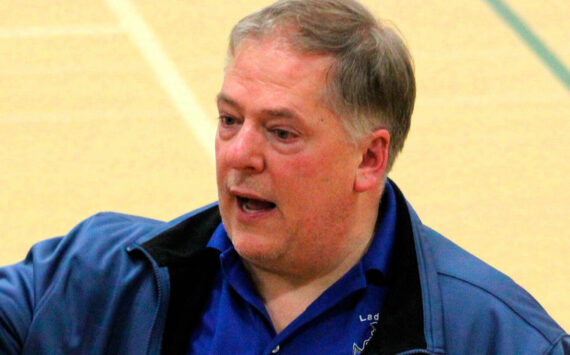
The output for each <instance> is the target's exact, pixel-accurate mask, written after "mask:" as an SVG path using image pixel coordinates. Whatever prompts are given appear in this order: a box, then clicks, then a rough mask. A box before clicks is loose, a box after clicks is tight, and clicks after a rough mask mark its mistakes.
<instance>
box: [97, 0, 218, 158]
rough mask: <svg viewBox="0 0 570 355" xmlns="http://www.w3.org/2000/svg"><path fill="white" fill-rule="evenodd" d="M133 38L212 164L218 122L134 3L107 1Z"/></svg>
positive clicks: (123, 0)
mask: <svg viewBox="0 0 570 355" xmlns="http://www.w3.org/2000/svg"><path fill="white" fill-rule="evenodd" d="M106 2H107V6H108V7H109V8H110V9H111V10H112V11H113V12H114V13H115V15H116V16H117V18H118V19H119V21H120V23H121V25H122V27H123V28H124V30H125V31H126V32H127V34H128V36H129V37H130V39H131V40H132V41H133V43H134V44H135V45H136V46H137V48H138V49H139V50H140V52H141V53H142V55H143V56H144V58H145V59H146V60H147V62H148V64H149V65H150V67H151V69H152V72H153V73H154V76H155V77H156V79H157V80H158V82H159V83H160V85H161V86H162V88H163V89H164V91H166V93H167V94H168V96H169V97H170V99H171V101H172V103H173V104H174V106H175V107H176V109H177V110H178V112H179V113H180V114H181V115H182V117H183V118H184V120H185V121H186V124H187V125H188V126H189V127H190V129H191V131H192V133H193V134H194V136H195V138H196V139H197V140H198V143H199V144H200V146H201V147H202V148H203V149H204V151H205V152H206V154H207V155H208V157H209V158H210V161H211V162H212V164H213V162H214V136H215V131H216V129H215V126H214V121H215V120H213V119H212V120H210V119H208V115H206V113H205V112H204V110H203V109H202V107H201V106H200V104H199V103H198V100H197V99H196V97H195V96H194V93H193V92H192V90H190V88H189V87H188V85H187V84H186V82H185V81H184V80H183V79H182V75H181V74H180V72H179V71H178V69H177V68H176V66H175V65H174V63H173V62H172V61H171V60H170V58H169V57H168V56H167V55H166V52H165V51H164V49H163V48H162V47H161V45H160V41H159V40H158V39H157V38H156V36H155V35H154V33H153V31H152V29H151V28H150V27H149V26H148V25H147V23H146V22H145V20H144V18H143V17H142V16H141V15H140V13H139V12H138V10H137V9H136V8H135V7H134V6H133V4H132V3H131V1H130V0H106Z"/></svg>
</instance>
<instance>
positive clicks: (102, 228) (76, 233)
mask: <svg viewBox="0 0 570 355" xmlns="http://www.w3.org/2000/svg"><path fill="white" fill-rule="evenodd" d="M166 224H167V223H166V222H164V221H159V220H156V219H151V218H146V217H141V216H134V215H129V214H124V213H117V212H99V213H97V214H95V215H92V216H91V217H89V218H87V219H85V220H83V221H82V222H81V223H79V224H78V225H77V226H75V227H74V228H73V229H72V230H71V231H70V232H69V233H68V234H67V235H66V236H65V237H64V240H65V239H68V240H69V241H70V242H71V241H72V242H74V243H78V244H81V245H83V244H89V245H91V246H92V247H93V246H94V245H95V244H97V243H102V244H109V243H111V244H118V245H128V244H131V243H134V242H136V241H137V240H138V239H140V238H144V237H145V236H146V235H148V234H153V233H154V232H155V231H157V230H160V228H161V227H163V226H165V225H166Z"/></svg>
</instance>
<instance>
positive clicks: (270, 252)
mask: <svg viewBox="0 0 570 355" xmlns="http://www.w3.org/2000/svg"><path fill="white" fill-rule="evenodd" d="M231 240H232V244H233V245H234V248H235V250H236V251H237V253H238V254H239V256H240V257H242V258H243V259H245V260H247V261H250V262H253V263H254V264H266V263H271V262H272V261H275V260H277V259H279V255H281V254H282V253H280V252H279V250H280V249H281V248H279V247H278V246H277V245H275V243H273V242H272V241H271V240H267V239H266V237H260V236H256V235H252V234H245V233H244V234H242V233H237V234H236V235H235V237H232V238H231Z"/></svg>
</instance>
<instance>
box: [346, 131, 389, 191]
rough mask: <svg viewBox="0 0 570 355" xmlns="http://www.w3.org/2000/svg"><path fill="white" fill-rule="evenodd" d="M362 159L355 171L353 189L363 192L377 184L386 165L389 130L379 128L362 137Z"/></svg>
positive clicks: (381, 179)
mask: <svg viewBox="0 0 570 355" xmlns="http://www.w3.org/2000/svg"><path fill="white" fill-rule="evenodd" d="M362 143H363V145H362V150H361V151H362V161H361V162H360V165H359V166H358V169H357V172H356V179H355V181H354V190H355V191H356V192H364V191H368V190H371V189H374V188H375V187H377V186H379V184H380V183H381V181H383V180H384V175H385V173H386V167H387V165H388V154H389V153H388V147H389V146H390V132H388V130H387V129H385V128H380V129H377V130H375V131H374V132H372V133H371V134H369V135H368V136H366V137H365V138H364V139H363V142H362Z"/></svg>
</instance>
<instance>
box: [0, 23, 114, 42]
mask: <svg viewBox="0 0 570 355" xmlns="http://www.w3.org/2000/svg"><path fill="white" fill-rule="evenodd" d="M121 33H124V31H123V29H122V28H121V27H119V26H116V25H70V26H45V27H24V28H0V38H7V39H11V38H14V39H19V38H38V37H40V38H41V37H64V36H107V35H116V34H121Z"/></svg>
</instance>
